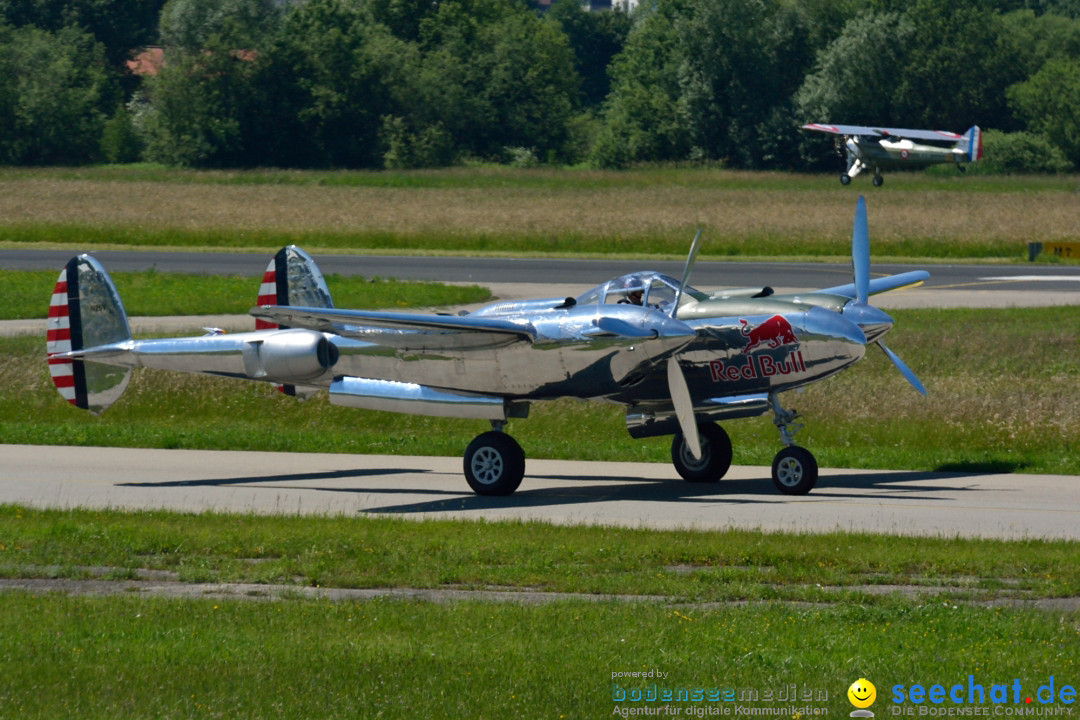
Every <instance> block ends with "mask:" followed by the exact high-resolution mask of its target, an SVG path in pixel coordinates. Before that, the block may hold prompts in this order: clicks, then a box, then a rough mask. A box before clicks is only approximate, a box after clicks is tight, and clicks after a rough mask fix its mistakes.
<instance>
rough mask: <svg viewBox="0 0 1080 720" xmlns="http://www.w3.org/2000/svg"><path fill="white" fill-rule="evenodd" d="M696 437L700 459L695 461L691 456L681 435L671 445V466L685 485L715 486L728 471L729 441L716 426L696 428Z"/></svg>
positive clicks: (725, 434) (707, 425)
mask: <svg viewBox="0 0 1080 720" xmlns="http://www.w3.org/2000/svg"><path fill="white" fill-rule="evenodd" d="M698 435H699V436H700V437H701V445H702V448H701V449H702V454H701V459H700V460H696V459H695V458H694V456H693V455H691V454H690V448H689V446H687V444H686V439H685V438H684V437H683V434H682V433H681V432H680V433H677V434H676V435H675V437H674V438H673V439H672V441H671V462H672V464H674V465H675V470H676V471H677V472H678V473H679V475H681V476H682V478H683V479H684V480H686V481H687V482H717V481H718V480H719V479H720V478H722V477H724V475H725V474H726V473H727V471H728V468H730V467H731V452H732V451H731V438H729V437H728V434H727V431H725V430H724V428H722V427H720V426H719V425H717V424H716V423H700V424H698Z"/></svg>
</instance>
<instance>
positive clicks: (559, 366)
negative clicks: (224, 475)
mask: <svg viewBox="0 0 1080 720" xmlns="http://www.w3.org/2000/svg"><path fill="white" fill-rule="evenodd" d="M700 238H701V232H700V231H699V232H698V236H697V237H696V238H695V239H694V243H693V245H692V247H691V251H690V254H689V257H688V258H687V262H686V266H685V269H684V272H683V276H682V278H681V279H676V278H673V277H670V276H667V275H663V274H660V273H657V272H635V273H631V274H629V275H623V276H620V277H617V278H614V279H612V280H609V281H607V282H605V283H602V284H600V285H598V286H596V287H594V288H593V289H591V290H589V291H587V292H585V293H583V294H582V295H580V296H578V297H576V298H570V297H568V298H549V299H540V300H526V301H515V302H496V303H493V304H489V305H486V306H484V307H481V308H480V309H478V310H475V311H473V312H471V313H461V314H458V315H443V314H422V313H396V312H374V311H367V310H338V309H335V308H334V306H333V303H332V302H331V298H330V292H329V290H328V289H327V286H326V282H325V281H324V279H323V276H322V274H321V273H320V271H319V269H318V268H317V266H316V265H315V262H314V261H313V260H312V259H311V258H310V257H309V256H308V255H307V254H306V253H304V252H303V251H302V250H300V249H299V248H296V247H294V246H289V247H286V248H283V249H282V250H280V251H279V252H278V253H277V255H276V256H275V257H274V259H273V260H272V261H271V263H270V265H269V267H268V268H267V270H266V273H265V275H264V276H263V284H262V287H261V289H260V292H259V296H258V301H257V302H258V306H257V307H254V308H252V309H251V311H250V312H251V314H252V315H253V316H254V317H255V318H256V320H257V327H259V328H260V329H256V330H255V331H253V332H241V333H236V334H222V333H220V332H210V333H209V334H207V335H204V336H197V337H186V338H162V339H152V340H136V339H132V337H131V332H130V330H129V327H128V322H127V316H126V314H125V312H124V308H123V305H122V303H121V301H120V298H119V296H118V294H117V292H116V288H115V286H114V285H113V283H112V280H111V279H110V278H109V275H108V273H107V272H106V271H105V269H104V268H103V267H102V266H101V265H100V264H99V263H98V262H97V261H96V260H95V259H93V258H92V257H90V256H89V255H79V256H77V257H74V258H72V259H71V260H70V261H69V262H68V263H67V265H66V267H65V268H64V270H63V272H62V273H61V274H60V278H59V280H58V282H57V284H56V288H55V290H54V293H53V296H52V303H51V306H50V310H49V322H48V343H47V344H48V348H47V349H48V363H49V368H50V371H51V375H52V379H53V382H54V383H55V385H56V387H57V388H58V390H59V391H60V394H61V395H62V396H63V397H64V398H65V399H67V400H68V401H69V402H70V403H72V404H73V405H75V406H77V407H80V408H84V409H87V410H90V411H91V412H94V413H95V414H96V413H100V412H102V411H104V410H105V409H106V408H107V407H108V406H109V405H110V404H111V403H112V402H114V401H115V400H116V399H117V398H118V397H119V396H120V394H121V393H122V392H123V390H124V388H125V387H126V385H127V382H128V378H129V375H130V371H131V368H136V367H146V368H159V369H166V370H180V371H188V372H196V373H208V374H211V375H219V376H226V377H234V378H244V379H251V380H263V381H266V382H270V383H275V384H284V386H285V389H286V390H287V391H288V392H290V393H296V394H304V393H308V392H313V391H316V390H318V389H322V390H326V391H328V392H329V399H330V402H331V403H332V404H334V405H342V406H349V407H356V408H369V409H376V410H386V411H391V412H401V413H413V414H421V415H432V416H443V417H455V418H478V419H485V420H489V421H490V422H491V426H492V430H490V431H488V432H485V433H483V434H481V435H479V436H478V437H476V439H474V440H473V441H472V443H471V444H470V445H469V447H468V449H467V450H466V451H465V457H464V470H465V477H466V480H467V481H468V483H469V485H470V486H471V487H472V489H473V490H474V491H475V492H476V493H478V494H480V495H509V494H511V493H513V492H514V490H516V489H517V487H518V485H519V484H520V483H521V481H522V477H523V475H524V473H525V453H524V451H523V450H522V449H521V446H520V445H519V444H518V443H517V442H516V441H515V440H514V439H513V438H512V437H510V436H509V435H508V434H506V432H504V429H505V426H506V424H507V421H508V420H509V419H511V418H524V417H527V415H528V410H529V405H530V403H531V402H534V401H540V400H547V399H552V398H559V397H567V396H569V397H576V398H583V399H594V400H604V401H609V402H615V403H619V404H622V405H623V406H625V408H626V426H627V428H628V430H629V432H630V435H631V436H633V437H635V438H643V437H653V436H663V435H674V436H675V437H674V440H673V442H672V447H671V458H672V462H673V463H674V465H675V468H676V470H677V471H678V473H679V474H680V475H681V476H682V477H683V478H685V479H686V480H688V481H690V482H712V481H716V480H719V479H720V478H721V477H723V475H724V474H725V473H726V472H727V470H728V467H729V466H730V464H731V459H732V448H731V441H730V439H729V438H728V435H727V433H726V432H725V431H724V430H723V428H722V427H721V426H720V425H718V424H717V421H718V420H731V419H735V418H742V417H751V416H756V415H761V414H764V413H767V412H769V411H771V412H772V414H773V420H774V423H775V425H776V427H777V429H778V430H779V431H780V436H781V438H782V440H783V443H784V445H785V447H784V448H783V449H782V450H780V452H779V453H777V455H776V458H775V460H774V461H773V466H772V479H773V482H774V484H775V485H776V487H777V488H778V489H779V490H780V491H781V492H783V493H787V494H803V493H807V492H809V491H810V490H811V488H813V487H814V484H815V483H816V482H817V475H818V469H817V462H816V460H815V459H814V456H813V455H811V454H810V452H809V451H807V450H805V449H803V448H801V447H799V446H797V445H796V444H795V438H794V433H795V431H796V430H797V429H798V428H799V427H801V426H800V425H798V424H797V423H796V422H795V420H796V413H795V412H794V411H793V410H789V409H785V408H784V407H783V406H782V405H781V403H780V399H779V395H780V393H782V392H784V391H786V390H791V389H794V388H798V387H801V386H804V385H807V384H808V383H812V382H815V381H817V380H820V379H822V378H825V377H828V376H830V375H833V374H834V373H837V372H839V371H841V370H843V369H845V368H847V367H849V366H850V365H852V364H853V363H855V362H856V361H857V360H859V359H860V358H862V357H863V355H864V353H865V352H866V347H867V345H869V344H871V343H874V344H877V345H878V346H880V347H881V349H882V350H884V352H885V353H886V355H888V356H889V357H890V358H891V359H892V361H893V363H895V364H896V366H897V367H898V368H899V369H900V371H901V372H902V373H903V374H904V376H905V377H906V378H907V379H908V381H909V382H910V383H911V384H912V385H914V386H915V388H916V389H918V390H919V391H920V392H922V393H924V394H925V392H926V390H925V388H923V386H922V384H921V383H920V382H919V380H918V379H917V378H916V377H915V375H914V374H913V373H912V371H911V370H910V369H908V367H907V366H906V365H905V364H904V363H903V362H902V361H901V360H900V359H899V358H898V357H896V355H894V354H893V353H892V351H891V350H889V349H888V348H886V347H885V345H884V343H883V342H882V336H883V335H884V334H885V333H886V332H887V331H888V330H889V329H890V328H891V327H892V324H893V321H892V318H890V317H889V316H888V315H886V314H885V313H884V312H882V311H881V310H878V309H877V308H875V307H873V306H871V305H869V304H868V299H869V296H870V295H872V294H875V293H879V292H884V291H886V290H892V289H896V288H900V287H905V286H910V285H915V284H919V283H921V282H922V281H923V280H925V279H926V278H927V277H928V274H927V273H926V272H924V271H912V272H906V273H902V274H899V275H893V276H888V277H879V278H874V279H871V278H870V254H869V253H870V251H869V239H868V232H867V219H866V205H865V201H864V200H863V198H861V197H860V198H859V201H858V205H857V207H856V212H855V229H854V232H853V234H852V263H853V265H854V282H853V283H852V284H850V285H842V286H838V287H832V288H827V289H824V290H818V291H814V292H805V293H799V294H797V295H778V294H776V293H774V292H773V291H772V290H771V289H770V288H768V287H753V288H738V289H727V290H718V291H715V292H711V293H706V292H703V291H701V290H698V289H696V288H694V287H691V286H690V285H688V284H687V279H688V277H689V275H690V271H691V268H692V267H693V264H694V261H695V259H696V256H697V252H698V248H699V247H700Z"/></svg>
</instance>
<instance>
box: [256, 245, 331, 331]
mask: <svg viewBox="0 0 1080 720" xmlns="http://www.w3.org/2000/svg"><path fill="white" fill-rule="evenodd" d="M255 304H256V305H260V306H261V305H300V306H304V307H317V308H332V307H334V301H333V300H332V299H331V298H330V290H329V289H328V288H327V287H326V280H325V279H324V278H323V275H322V272H321V271H320V270H319V266H318V265H316V264H315V261H314V260H313V259H312V258H311V256H310V255H308V254H307V253H306V252H304V251H303V250H301V249H300V248H298V247H296V246H295V245H289V246H288V247H283V248H281V249H280V250H278V251H277V254H276V255H274V257H273V258H272V259H271V260H270V264H269V265H267V266H266V272H265V273H263V279H262V285H260V286H259V297H258V299H257V300H256V303H255ZM276 327H278V325H276V324H275V323H272V322H269V321H266V320H259V319H258V318H256V320H255V329H256V330H264V329H272V328H276Z"/></svg>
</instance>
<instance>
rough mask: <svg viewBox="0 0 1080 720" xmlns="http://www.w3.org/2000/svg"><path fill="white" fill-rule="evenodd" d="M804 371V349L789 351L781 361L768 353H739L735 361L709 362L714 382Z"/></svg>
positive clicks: (769, 376) (754, 378) (736, 380)
mask: <svg viewBox="0 0 1080 720" xmlns="http://www.w3.org/2000/svg"><path fill="white" fill-rule="evenodd" d="M804 372H806V360H804V359H803V354H802V350H793V351H792V352H790V353H788V356H787V358H785V359H784V360H780V361H777V360H775V359H774V358H772V357H770V356H768V355H748V356H742V355H737V356H736V357H735V361H733V362H727V363H725V362H724V361H723V360H713V361H711V362H710V363H709V376H710V377H711V378H712V381H713V382H739V381H740V380H760V379H768V378H771V377H775V376H777V375H794V374H797V373H804Z"/></svg>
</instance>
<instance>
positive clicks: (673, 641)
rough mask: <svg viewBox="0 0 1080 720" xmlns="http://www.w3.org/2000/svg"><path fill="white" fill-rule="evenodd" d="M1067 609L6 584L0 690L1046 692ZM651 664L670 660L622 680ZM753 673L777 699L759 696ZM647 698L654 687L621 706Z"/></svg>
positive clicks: (49, 707) (1060, 650) (357, 712)
mask: <svg viewBox="0 0 1080 720" xmlns="http://www.w3.org/2000/svg"><path fill="white" fill-rule="evenodd" d="M1075 620H1076V617H1075V616H1068V615H1064V616H1055V615H1053V614H1051V615H1050V616H1049V617H1048V616H1047V615H1046V614H1043V613H1040V612H1036V611H1016V610H1001V609H986V608H970V607H965V606H962V605H961V606H955V605H952V604H941V603H928V604H925V605H910V604H888V605H884V606H873V607H863V606H858V605H848V606H842V607H830V608H808V609H798V608H792V607H789V606H761V607H748V608H720V609H716V610H704V611H703V610H688V609H682V610H680V609H676V608H670V607H663V606H656V605H632V606H627V605H620V604H608V603H601V604H592V603H580V602H570V603H559V604H554V605H545V606H540V607H531V606H524V605H516V604H501V605H495V604H490V603H455V604H452V605H436V604H429V603H418V602H394V601H376V602H370V603H362V604H358V605H353V604H334V603H327V602H284V603H282V602H276V603H254V602H243V601H216V600H198V601H171V600H164V599H160V598H144V597H126V598H73V597H64V596H39V597H31V596H26V595H23V594H19V593H7V594H0V655H2V656H3V657H4V658H5V665H4V672H3V673H2V674H0V703H3V707H4V708H5V709H6V712H7V713H10V714H11V715H12V716H13V717H20V718H22V717H26V718H56V717H79V718H116V717H125V718H190V717H228V718H266V717H295V718H311V717H319V718H361V717H362V718H370V717H380V718H409V719H411V718H417V717H440V718H469V719H473V718H586V717H609V716H612V715H613V712H614V710H615V708H616V707H628V704H627V703H626V702H625V701H624V702H615V701H614V698H615V697H617V694H618V692H619V691H626V690H628V689H636V690H638V691H642V690H647V688H649V687H650V686H651V685H652V684H653V683H656V684H657V685H658V688H665V689H670V690H672V692H673V693H674V692H676V691H678V689H680V688H681V689H686V690H689V689H693V688H705V689H710V691H719V690H721V689H728V688H730V689H733V690H736V691H737V692H738V693H740V695H738V696H739V697H742V696H750V697H753V693H755V692H756V693H757V696H758V698H759V699H758V701H757V702H752V701H744V702H731V703H718V702H694V703H691V702H685V701H684V702H679V703H677V704H676V703H670V705H672V706H674V707H672V710H675V709H677V710H678V711H679V715H680V716H692V715H693V713H694V712H695V711H697V712H701V713H702V715H699V716H704V715H703V713H704V712H708V711H709V710H710V709H711V710H712V711H714V712H716V711H722V709H723V706H724V705H727V706H728V707H729V709H731V710H733V709H734V706H736V705H739V706H741V707H743V708H747V707H757V708H778V707H781V706H791V703H787V704H785V703H781V702H778V701H777V700H776V699H775V698H777V697H778V695H779V693H780V692H782V691H787V692H790V691H791V689H792V686H793V685H794V686H796V687H797V689H798V691H801V692H805V691H808V690H809V691H810V692H811V693H812V694H813V695H814V696H816V697H823V698H827V699H826V700H822V701H820V702H816V703H812V705H813V706H814V707H817V708H821V709H823V710H825V709H827V710H828V712H829V715H830V716H844V714H845V713H847V712H849V711H850V710H851V705H850V703H849V702H848V700H847V696H846V694H845V693H846V689H847V687H848V685H850V683H851V682H853V680H852V679H853V678H860V677H867V678H872V679H873V681H874V682H875V683H877V692H878V701H877V704H876V705H875V706H874V707H875V709H877V710H878V711H879V712H885V708H886V707H889V705H888V704H887V703H888V702H889V697H890V688H891V687H892V686H893V685H894V684H901V685H903V686H904V687H905V688H907V687H908V686H910V685H912V684H915V683H922V684H923V686H924V687H929V686H930V685H931V684H936V683H941V684H944V685H945V686H946V687H948V686H950V685H952V684H954V683H966V682H967V678H968V676H969V675H970V676H972V677H973V682H975V683H980V684H982V685H983V686H984V688H985V692H987V693H988V692H989V691H990V687H991V685H993V684H995V683H996V684H1001V685H1007V686H1009V687H1010V688H1011V687H1012V683H1013V680H1014V679H1015V680H1017V681H1018V682H1019V683H1020V685H1021V687H1022V688H1023V691H1024V693H1025V695H1028V694H1029V695H1031V696H1034V694H1035V692H1036V689H1037V688H1038V687H1039V686H1040V685H1044V684H1046V683H1049V682H1050V678H1051V677H1053V678H1054V681H1055V683H1056V685H1055V692H1056V691H1057V690H1058V689H1060V688H1061V687H1062V686H1063V685H1066V684H1068V685H1071V686H1072V687H1075V685H1072V683H1074V682H1075V680H1074V679H1075V678H1077V677H1078V676H1080V667H1078V660H1077V659H1078V658H1080V646H1078V640H1077V633H1076V631H1075V627H1074V625H1075ZM657 670H658V671H660V672H662V673H665V675H664V679H657V678H650V679H642V678H631V679H629V680H627V679H625V678H623V677H621V676H620V677H618V678H617V679H615V674H616V673H628V672H641V671H657ZM965 687H966V686H965ZM766 691H768V692H770V693H771V696H772V697H773V698H774V700H773V701H772V702H763V701H761V700H760V698H761V696H762V695H764V693H765V692H766ZM1044 697H1045V691H1044ZM1020 702H1021V704H1020V705H1012V704H1010V705H1008V706H1007V707H1008V708H1009V709H1023V708H1024V707H1025V706H1024V705H1023V704H1022V703H1023V698H1021V701H1020ZM1033 702H1034V701H1033ZM1010 703H1011V697H1010ZM645 705H647V706H649V707H650V708H653V709H655V708H658V707H659V708H662V707H663V706H664V705H665V704H663V703H641V702H639V703H636V704H635V705H633V706H632V707H636V708H638V709H640V708H641V707H643V706H645ZM795 705H796V706H799V707H806V705H807V703H796V704H795ZM908 707H912V706H911V705H910V704H909V705H908ZM982 707H984V708H987V709H989V707H994V706H992V705H983V706H982ZM1035 707H1038V708H1041V709H1048V708H1056V709H1057V710H1058V711H1059V712H1061V713H1062V714H1064V713H1065V712H1066V711H1067V709H1068V708H1069V707H1070V706H1069V705H1062V704H1061V703H1060V702H1054V703H1052V704H1051V705H1045V706H1044V705H1040V704H1036V705H1035ZM790 715H791V713H784V714H783V715H781V716H783V717H789V716H790Z"/></svg>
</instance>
